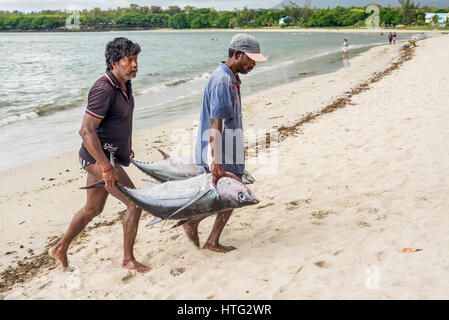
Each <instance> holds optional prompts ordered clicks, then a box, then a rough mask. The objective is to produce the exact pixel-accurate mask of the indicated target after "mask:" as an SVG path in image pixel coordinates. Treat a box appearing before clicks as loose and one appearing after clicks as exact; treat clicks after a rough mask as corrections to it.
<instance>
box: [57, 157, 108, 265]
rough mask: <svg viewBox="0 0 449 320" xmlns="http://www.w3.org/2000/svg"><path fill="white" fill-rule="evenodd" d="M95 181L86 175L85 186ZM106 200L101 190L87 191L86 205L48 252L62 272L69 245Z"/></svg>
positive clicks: (100, 209)
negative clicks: (56, 261) (58, 264)
mask: <svg viewBox="0 0 449 320" xmlns="http://www.w3.org/2000/svg"><path fill="white" fill-rule="evenodd" d="M90 166H92V165H90ZM96 181H98V179H97V178H96V177H95V176H94V175H92V174H91V173H88V175H87V182H86V185H90V184H92V183H94V182H96ZM107 198H108V192H107V191H106V190H105V189H103V188H95V189H88V190H87V200H86V205H85V206H84V207H83V208H81V210H79V211H78V213H77V214H76V215H75V216H74V217H73V219H72V222H71V223H70V225H69V227H68V229H67V231H66V232H65V234H64V235H63V237H62V238H61V240H59V242H58V243H57V244H56V245H55V246H54V247H52V248H50V249H49V250H48V253H49V254H50V255H51V256H52V257H53V258H55V259H56V260H58V261H59V262H60V263H61V266H62V269H63V270H64V271H66V269H67V266H68V261H67V250H68V248H69V245H70V243H71V242H72V241H73V239H75V237H76V236H77V235H78V234H79V233H80V232H81V231H83V229H84V228H85V227H86V225H87V224H88V223H89V222H90V221H92V219H93V218H94V217H96V216H97V215H99V214H100V213H101V212H102V211H103V207H104V204H105V203H106V199H107Z"/></svg>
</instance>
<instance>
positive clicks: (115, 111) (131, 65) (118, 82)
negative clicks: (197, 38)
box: [49, 38, 151, 273]
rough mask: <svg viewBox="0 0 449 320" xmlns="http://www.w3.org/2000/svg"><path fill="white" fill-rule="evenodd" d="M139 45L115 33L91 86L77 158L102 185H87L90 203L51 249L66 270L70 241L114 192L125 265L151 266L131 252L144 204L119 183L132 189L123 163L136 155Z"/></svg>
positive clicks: (138, 268) (141, 268)
mask: <svg viewBox="0 0 449 320" xmlns="http://www.w3.org/2000/svg"><path fill="white" fill-rule="evenodd" d="M140 50H141V49H140V46H139V45H138V44H136V43H133V42H132V41H130V40H128V39H126V38H115V39H114V40H112V41H110V42H109V43H108V44H107V45H106V51H105V56H106V65H107V68H106V73H105V74H104V75H103V76H102V77H101V78H100V79H98V80H97V81H96V82H95V83H94V85H93V86H92V88H91V89H90V91H89V96H88V104H87V108H86V112H85V113H84V118H83V123H82V125H81V129H80V131H79V134H80V135H81V137H82V139H83V143H82V145H81V149H80V151H79V160H80V163H81V166H82V168H83V169H84V170H86V171H87V172H88V174H87V182H86V183H87V185H91V184H93V183H94V182H96V181H99V180H101V179H103V180H104V182H105V186H104V188H93V189H88V190H87V200H86V204H85V206H84V207H83V208H81V210H79V211H78V213H77V214H76V215H75V217H74V218H73V219H72V222H71V223H70V225H69V227H68V229H67V231H66V232H65V234H64V235H63V237H62V238H61V240H60V241H59V242H58V243H57V244H56V245H55V246H54V247H52V248H51V249H50V250H49V254H50V255H51V256H52V257H54V258H55V259H57V260H58V261H59V262H60V263H61V265H62V268H63V269H64V270H66V269H67V267H68V261H67V250H68V248H69V245H70V243H71V242H72V240H73V239H74V238H75V237H76V236H77V235H78V234H79V233H80V232H81V231H82V230H83V229H84V228H85V227H86V225H87V224H88V223H89V222H90V221H91V220H92V219H93V218H94V217H95V216H97V215H99V214H100V213H101V212H102V210H103V207H104V205H105V203H106V199H107V198H108V195H109V194H111V195H112V196H114V197H115V198H117V199H119V200H120V201H122V202H123V203H124V204H125V205H126V208H127V210H126V213H125V215H124V217H123V233H124V257H123V262H122V268H123V269H127V270H135V271H138V272H142V273H143V272H148V271H150V270H151V268H149V267H146V266H144V265H143V264H141V263H139V262H137V261H136V259H135V258H134V254H133V247H134V242H135V239H136V234H137V227H138V224H139V218H140V215H141V213H142V209H140V208H138V207H137V206H136V205H135V204H133V203H132V202H131V201H130V200H128V199H127V198H126V197H125V196H124V195H123V194H122V193H121V192H120V190H118V188H117V187H116V183H117V182H120V183H121V184H122V185H124V186H127V187H130V188H134V185H133V183H132V182H131V180H130V178H129V177H128V175H127V174H126V172H125V170H124V169H123V167H122V166H125V167H126V166H128V165H129V163H130V160H131V159H132V158H133V157H134V152H133V151H132V141H131V134H132V117H133V110H134V98H133V92H132V87H131V79H132V78H134V77H135V76H136V74H137V70H138V68H137V55H138V54H139V53H140Z"/></svg>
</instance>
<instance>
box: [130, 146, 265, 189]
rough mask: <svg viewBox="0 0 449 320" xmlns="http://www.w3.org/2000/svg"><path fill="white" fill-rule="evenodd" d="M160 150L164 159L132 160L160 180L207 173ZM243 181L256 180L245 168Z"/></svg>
mask: <svg viewBox="0 0 449 320" xmlns="http://www.w3.org/2000/svg"><path fill="white" fill-rule="evenodd" d="M158 151H159V152H160V153H161V154H162V156H163V157H164V160H161V161H157V162H150V163H148V162H140V161H137V160H131V162H132V163H133V164H134V165H135V166H136V167H137V168H139V169H140V170H142V171H143V172H145V173H146V174H148V175H149V176H151V177H153V178H154V179H156V180H157V181H159V182H166V181H178V180H184V179H188V178H191V177H196V176H199V175H201V174H204V173H206V171H205V170H204V168H203V167H202V166H200V165H197V164H194V163H192V162H193V161H191V160H184V159H180V158H172V157H170V156H169V155H168V154H167V153H165V152H164V151H162V150H159V149H158ZM242 181H243V183H244V184H252V183H254V182H255V181H256V180H255V179H254V178H253V176H251V175H250V174H249V172H248V171H246V170H245V171H244V172H243V176H242Z"/></svg>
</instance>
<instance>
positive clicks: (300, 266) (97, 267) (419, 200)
mask: <svg viewBox="0 0 449 320" xmlns="http://www.w3.org/2000/svg"><path fill="white" fill-rule="evenodd" d="M345 32H346V30H345ZM447 52H449V37H448V36H447V35H439V34H435V36H434V37H433V38H429V39H425V40H422V41H419V42H418V47H416V48H412V49H410V50H409V51H403V50H401V49H400V45H399V44H398V45H395V46H394V45H392V46H388V45H386V46H377V47H374V48H372V49H370V50H369V51H367V52H364V53H362V54H360V55H359V56H357V57H355V58H353V59H350V60H349V62H348V63H347V65H346V66H345V67H344V68H341V69H339V70H338V71H336V72H333V73H328V74H320V75H311V76H309V77H307V78H305V79H303V80H301V81H296V82H290V83H288V84H284V85H280V86H276V87H274V88H267V89H266V90H264V91H262V92H259V93H256V94H253V95H251V96H244V97H242V100H243V109H244V110H243V117H244V126H245V128H246V129H247V130H248V129H255V130H258V129H265V130H274V131H275V132H278V133H279V142H278V143H275V144H272V145H271V146H270V149H273V150H274V154H275V155H277V158H276V165H275V167H274V170H267V168H266V167H264V166H259V165H258V164H257V163H254V161H253V162H251V161H249V160H250V158H251V155H249V157H248V166H247V168H248V171H250V172H251V174H252V175H253V176H254V177H255V179H256V183H255V184H254V185H250V186H249V187H250V188H251V190H252V191H253V192H254V193H255V194H256V195H257V197H258V198H259V199H260V200H261V202H260V203H259V204H258V205H255V206H251V207H246V208H242V209H238V210H236V211H235V212H234V214H233V215H232V216H231V218H230V220H229V221H228V223H227V225H226V227H225V229H224V231H223V234H222V236H221V243H222V244H224V245H233V246H235V247H237V248H238V249H237V250H234V251H232V252H229V253H226V254H221V253H215V252H212V251H208V250H204V249H198V248H196V247H195V246H194V245H193V244H192V243H190V242H189V241H188V239H187V237H186V235H185V234H184V231H183V230H182V228H176V229H170V228H169V227H168V226H166V227H165V228H164V230H163V231H161V228H160V226H158V225H156V226H153V227H151V228H146V227H145V224H146V223H147V222H148V221H149V220H151V215H149V214H147V213H144V214H143V215H142V218H141V222H140V225H139V230H138V234H137V239H136V244H135V250H134V252H135V256H136V258H137V259H138V260H139V261H141V262H142V263H144V264H146V265H149V266H150V267H152V268H153V270H152V271H150V272H149V273H147V274H138V273H135V272H131V271H125V270H122V269H121V268H120V264H121V260H122V253H123V231H122V224H121V215H122V214H123V210H124V209H125V207H124V206H123V205H122V204H121V203H120V202H119V201H118V200H116V199H113V198H110V199H108V201H107V203H106V206H105V208H104V211H103V213H102V214H101V215H100V216H98V217H96V218H95V219H94V220H93V221H92V222H91V223H90V224H89V225H88V227H87V229H86V231H85V232H83V233H82V234H81V235H80V236H79V237H78V238H77V239H75V241H74V242H73V243H72V245H71V247H70V249H69V256H68V257H69V264H70V265H71V266H73V267H74V271H72V272H62V271H61V270H60V267H59V266H58V265H57V264H56V263H55V261H54V260H53V259H52V258H50V257H49V256H48V254H47V252H46V251H47V249H48V247H49V246H50V245H51V243H54V241H55V240H57V239H58V238H59V237H60V236H61V235H62V234H63V233H64V231H65V230H66V228H67V227H68V225H69V223H70V221H71V219H72V217H73V215H74V214H75V213H76V211H77V210H79V209H80V208H81V207H82V206H83V205H84V201H85V192H84V191H82V190H79V187H82V186H84V185H85V177H86V173H85V172H84V171H83V170H81V169H80V166H79V163H78V162H77V158H78V157H77V152H78V149H74V150H72V151H69V152H66V153H63V154H60V155H58V156H54V157H50V158H46V159H43V160H39V161H35V162H33V163H31V164H28V165H25V166H22V167H19V168H17V169H13V170H10V171H7V172H4V173H1V174H0V190H1V191H0V209H1V210H0V215H1V220H2V224H1V229H0V231H1V232H0V243H1V244H2V246H1V252H0V276H1V279H0V283H1V286H0V298H1V299H447V298H448V297H449V286H448V285H447V284H448V283H449V279H448V278H449V272H448V271H449V260H448V258H447V257H446V256H447V255H446V254H445V253H446V252H447V250H446V249H448V247H449V244H448V243H447V241H446V238H447V236H446V235H447V232H448V230H449V222H448V220H447V219H446V215H447V213H448V212H449V183H448V182H449V178H448V177H449V153H448V152H447V141H448V139H449V127H448V126H447V118H448V117H447V101H449V93H448V91H447V90H446V89H447V88H446V87H447V81H448V77H449V75H448V74H447V72H446V73H445V72H442V71H444V70H447V69H448V67H449V59H448V54H447ZM197 123H198V114H192V115H189V116H188V117H185V118H182V119H178V120H176V121H174V122H170V123H168V124H165V125H163V126H157V127H154V128H149V129H142V130H138V131H135V132H134V134H133V149H134V151H135V154H136V159H138V160H142V161H156V160H160V159H161V156H160V154H159V153H158V152H157V150H156V149H157V148H161V149H163V150H164V151H167V152H169V153H171V152H172V153H177V149H176V146H179V145H180V143H179V141H178V140H177V137H178V136H177V135H176V134H174V132H183V133H187V134H192V135H194V134H195V132H196V125H197ZM251 152H252V151H251ZM251 152H250V153H251ZM270 169H273V168H270ZM126 171H127V172H128V173H129V175H130V177H131V179H132V180H133V181H134V182H135V184H136V186H137V187H138V188H143V187H145V183H144V182H142V181H141V179H142V178H146V177H145V176H144V174H143V173H142V172H140V171H138V169H137V168H135V167H133V166H130V167H129V168H128V169H126ZM214 220H215V219H214V217H210V218H208V219H206V220H205V221H204V222H202V223H201V224H200V228H199V231H200V243H201V244H204V241H205V239H206V238H207V236H208V234H209V231H210V229H211V227H212V224H213V222H214ZM168 224H169V223H167V225H168ZM405 248H411V249H414V250H408V251H411V252H407V250H403V249H405ZM404 251H405V252H404Z"/></svg>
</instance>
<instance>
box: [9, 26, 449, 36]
mask: <svg viewBox="0 0 449 320" xmlns="http://www.w3.org/2000/svg"><path fill="white" fill-rule="evenodd" d="M238 31H245V32H337V33H344V32H348V33H379V32H396V33H421V32H422V33H435V34H447V33H448V32H449V29H404V28H377V29H376V28H366V29H361V28H345V27H342V28H334V27H322V28H304V27H298V28H290V27H288V28H233V29H219V28H217V29H214V28H203V29H163V28H161V29H114V30H107V29H105V30H102V29H98V30H82V31H81V30H80V31H72V30H59V31H56V30H53V31H52V30H48V31H33V30H28V31H6V30H2V31H0V33H86V32H238Z"/></svg>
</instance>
